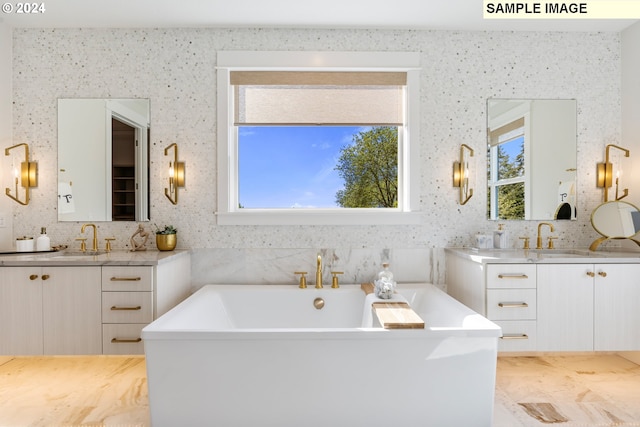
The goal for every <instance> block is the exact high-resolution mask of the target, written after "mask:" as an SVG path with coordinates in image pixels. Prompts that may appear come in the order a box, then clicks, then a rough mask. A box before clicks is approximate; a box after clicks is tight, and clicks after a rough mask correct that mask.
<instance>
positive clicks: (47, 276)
mask: <svg viewBox="0 0 640 427" xmlns="http://www.w3.org/2000/svg"><path fill="white" fill-rule="evenodd" d="M49 277H51V276H49V275H48V274H43V275H42V280H48V279H49Z"/></svg>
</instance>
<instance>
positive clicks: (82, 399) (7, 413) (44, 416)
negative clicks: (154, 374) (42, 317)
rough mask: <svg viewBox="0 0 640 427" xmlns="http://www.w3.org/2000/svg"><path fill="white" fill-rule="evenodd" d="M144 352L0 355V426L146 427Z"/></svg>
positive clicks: (147, 416)
mask: <svg viewBox="0 0 640 427" xmlns="http://www.w3.org/2000/svg"><path fill="white" fill-rule="evenodd" d="M148 425H150V423H149V401H148V394H147V375H146V367H145V361H144V357H142V356H124V357H123V356H91V357H73V356H54V357H16V358H12V357H5V356H0V426H2V427H25V426H29V427H36V426H47V427H77V426H118V427H133V426H148Z"/></svg>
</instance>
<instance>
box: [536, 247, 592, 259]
mask: <svg viewBox="0 0 640 427" xmlns="http://www.w3.org/2000/svg"><path fill="white" fill-rule="evenodd" d="M533 251H535V253H536V254H538V258H569V257H571V258H576V257H588V256H589V255H590V253H589V251H588V250H586V249H535V250H533Z"/></svg>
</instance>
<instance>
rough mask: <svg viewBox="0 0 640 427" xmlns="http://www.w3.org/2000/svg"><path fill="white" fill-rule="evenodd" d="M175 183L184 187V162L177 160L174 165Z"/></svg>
mask: <svg viewBox="0 0 640 427" xmlns="http://www.w3.org/2000/svg"><path fill="white" fill-rule="evenodd" d="M173 183H174V185H175V186H176V187H181V188H182V187H184V162H175V163H174V165H173Z"/></svg>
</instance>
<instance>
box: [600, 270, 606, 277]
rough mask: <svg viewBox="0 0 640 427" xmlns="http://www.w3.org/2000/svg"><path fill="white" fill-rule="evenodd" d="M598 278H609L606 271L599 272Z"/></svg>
mask: <svg viewBox="0 0 640 427" xmlns="http://www.w3.org/2000/svg"><path fill="white" fill-rule="evenodd" d="M598 276H602V277H607V272H606V271H598Z"/></svg>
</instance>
